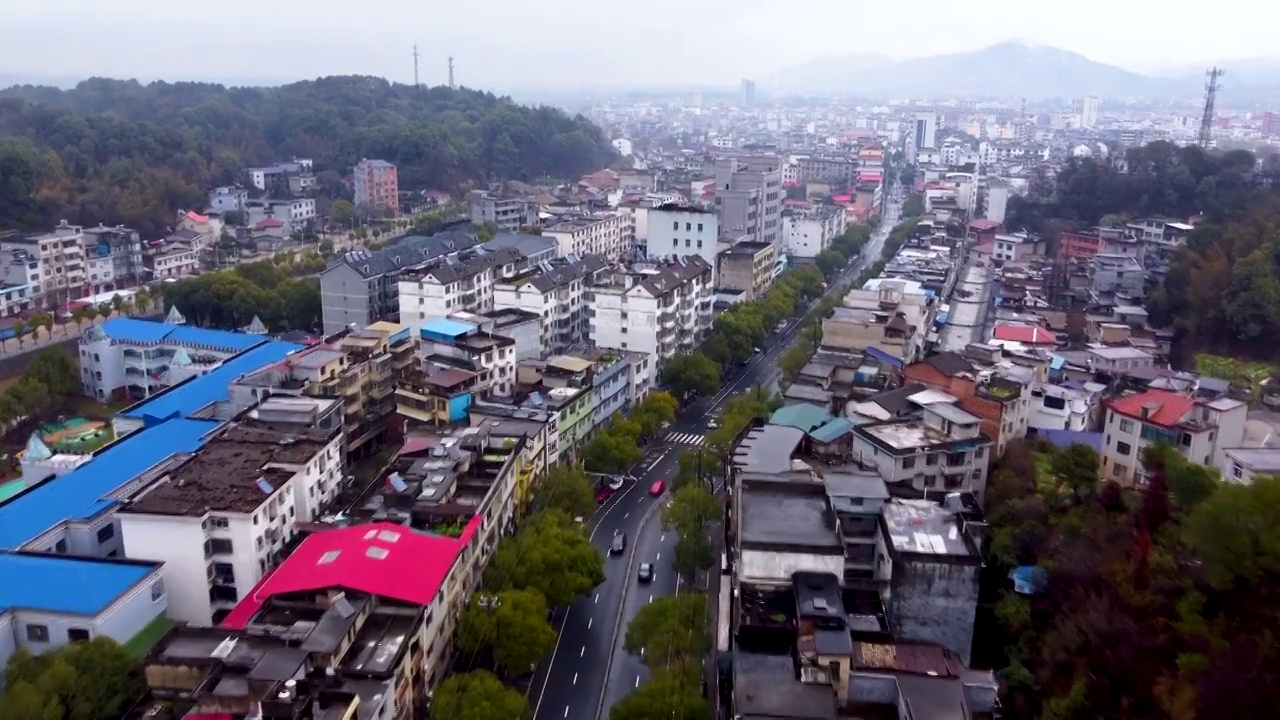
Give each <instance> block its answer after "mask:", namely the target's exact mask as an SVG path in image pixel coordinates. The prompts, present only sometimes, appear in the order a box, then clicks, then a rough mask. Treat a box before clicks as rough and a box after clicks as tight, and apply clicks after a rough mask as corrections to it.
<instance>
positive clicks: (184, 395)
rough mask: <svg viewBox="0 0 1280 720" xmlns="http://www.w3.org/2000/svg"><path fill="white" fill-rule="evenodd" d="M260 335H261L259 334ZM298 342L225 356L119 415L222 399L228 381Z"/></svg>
mask: <svg viewBox="0 0 1280 720" xmlns="http://www.w3.org/2000/svg"><path fill="white" fill-rule="evenodd" d="M259 339H261V338H259ZM301 349H303V346H302V345H297V344H295V343H287V342H283V341H278V340H277V341H273V342H268V343H266V344H264V345H259V346H258V347H255V348H252V349H250V350H246V351H245V352H242V353H240V354H239V355H236V356H235V357H232V358H229V359H228V360H227V361H226V362H224V363H222V364H221V365H219V366H218V367H217V368H214V369H213V370H212V371H210V372H209V373H207V374H205V375H201V376H200V377H197V378H192V379H191V380H188V381H187V382H184V383H181V384H179V385H174V386H173V387H171V388H168V389H167V390H165V391H164V392H162V393H160V394H158V395H156V396H154V397H152V398H150V399H149V400H143V401H142V402H139V403H136V404H134V405H133V406H132V407H129V408H126V409H125V410H124V412H122V413H120V415H121V417H128V418H135V419H141V418H153V419H156V420H163V419H165V418H169V417H186V416H187V415H188V414H190V413H193V412H195V411H196V410H199V409H200V408H202V407H204V406H206V405H208V404H209V403H211V402H216V401H218V400H226V399H227V397H228V394H227V393H228V385H230V383H231V381H232V380H234V379H236V378H237V377H239V376H240V375H243V374H245V373H247V372H251V371H253V370H257V369H258V368H260V367H263V366H265V365H270V364H271V363H276V362H280V361H281V360H283V359H284V358H285V356H286V355H288V354H289V353H291V352H296V351H298V350H301Z"/></svg>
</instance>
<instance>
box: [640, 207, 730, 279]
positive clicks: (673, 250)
mask: <svg viewBox="0 0 1280 720" xmlns="http://www.w3.org/2000/svg"><path fill="white" fill-rule="evenodd" d="M648 225H649V228H648V230H649V246H648V247H649V257H650V258H653V259H660V258H670V257H679V256H682V255H697V256H698V257H700V258H702V259H703V260H705V261H707V264H708V265H710V266H711V267H713V268H714V267H715V265H716V253H718V252H719V240H720V221H719V219H718V218H716V214H715V213H714V212H712V211H710V210H703V209H702V208H697V207H692V206H688V205H677V204H674V203H671V204H666V205H659V206H658V207H655V208H653V209H651V210H650V211H649V218H648Z"/></svg>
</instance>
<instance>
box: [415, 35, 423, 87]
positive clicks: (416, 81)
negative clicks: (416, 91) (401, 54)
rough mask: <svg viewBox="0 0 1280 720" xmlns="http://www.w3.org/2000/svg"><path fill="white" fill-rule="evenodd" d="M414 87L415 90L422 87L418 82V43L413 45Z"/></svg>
mask: <svg viewBox="0 0 1280 720" xmlns="http://www.w3.org/2000/svg"><path fill="white" fill-rule="evenodd" d="M413 86H414V87H415V88H420V87H422V84H421V83H419V82H418V43H414V44H413Z"/></svg>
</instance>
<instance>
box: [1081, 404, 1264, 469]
mask: <svg viewBox="0 0 1280 720" xmlns="http://www.w3.org/2000/svg"><path fill="white" fill-rule="evenodd" d="M1247 415H1248V406H1247V405H1246V404H1245V403H1243V402H1241V401H1239V400H1232V399H1231V398H1217V399H1215V400H1203V399H1198V398H1191V397H1188V396H1186V395H1182V394H1180V393H1176V392H1171V391H1168V390H1147V391H1146V392H1141V393H1135V394H1133V395H1126V396H1123V397H1119V398H1115V399H1113V400H1110V401H1108V402H1107V403H1106V422H1105V423H1104V425H1103V428H1102V431H1103V434H1104V436H1103V446H1102V471H1101V472H1102V476H1103V477H1104V478H1107V479H1110V480H1115V481H1116V482H1118V483H1121V484H1124V485H1138V486H1141V485H1142V484H1143V483H1144V482H1145V481H1146V470H1145V469H1144V468H1143V466H1142V453H1143V451H1144V450H1145V449H1146V448H1147V447H1148V446H1150V445H1155V444H1157V443H1165V444H1167V445H1169V446H1170V447H1172V448H1173V449H1175V450H1177V451H1178V453H1179V454H1181V455H1182V456H1183V457H1185V458H1186V459H1187V460H1190V461H1191V462H1194V463H1198V464H1200V465H1208V466H1210V467H1215V468H1217V467H1222V466H1223V465H1224V463H1225V451H1226V450H1227V449H1228V448H1238V447H1240V446H1241V445H1243V444H1244V431H1245V422H1246V420H1247V419H1248V417H1247Z"/></svg>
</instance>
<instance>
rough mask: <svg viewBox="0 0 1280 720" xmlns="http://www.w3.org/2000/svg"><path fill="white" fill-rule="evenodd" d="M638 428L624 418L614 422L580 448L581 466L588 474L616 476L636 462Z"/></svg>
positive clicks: (638, 460)
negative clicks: (611, 474)
mask: <svg viewBox="0 0 1280 720" xmlns="http://www.w3.org/2000/svg"><path fill="white" fill-rule="evenodd" d="M639 437H640V426H639V424H638V423H636V422H635V421H633V420H629V419H627V418H614V419H613V420H612V421H610V423H609V424H608V425H607V426H605V427H604V428H602V429H601V430H599V431H597V432H596V434H595V436H594V437H592V438H591V440H589V441H587V444H586V445H584V446H583V448H582V453H581V455H580V457H581V459H582V463H583V465H584V466H585V467H586V468H587V469H588V470H590V471H591V472H598V473H616V472H622V471H624V470H626V469H627V468H629V467H631V466H632V465H635V464H636V463H638V462H640V460H641V459H642V458H643V457H644V453H643V452H641V450H640V446H639V444H638V443H639Z"/></svg>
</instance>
